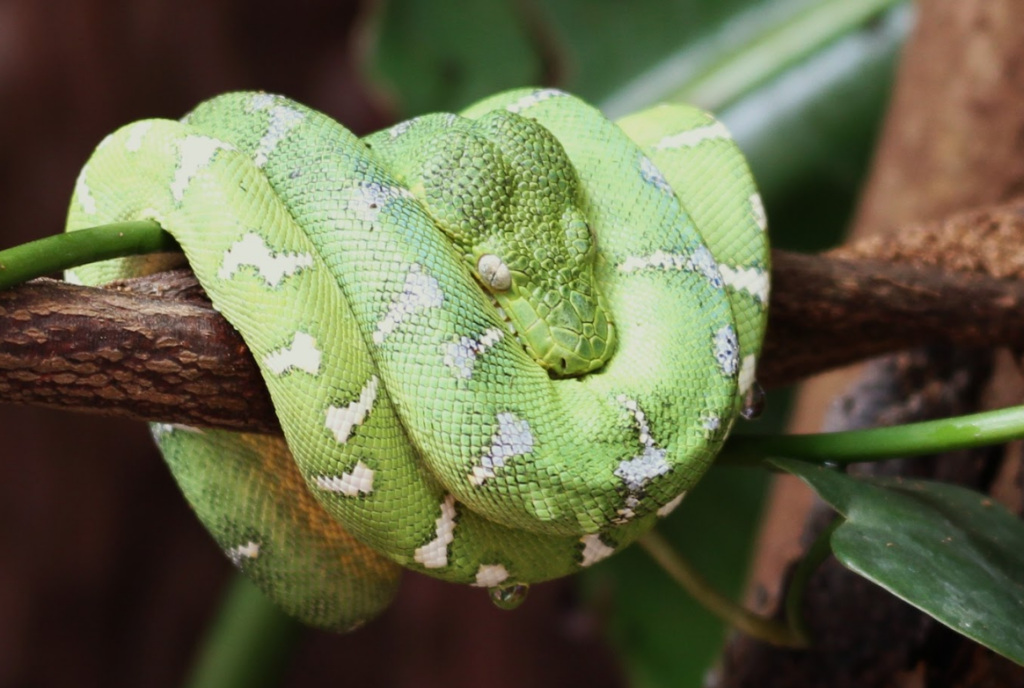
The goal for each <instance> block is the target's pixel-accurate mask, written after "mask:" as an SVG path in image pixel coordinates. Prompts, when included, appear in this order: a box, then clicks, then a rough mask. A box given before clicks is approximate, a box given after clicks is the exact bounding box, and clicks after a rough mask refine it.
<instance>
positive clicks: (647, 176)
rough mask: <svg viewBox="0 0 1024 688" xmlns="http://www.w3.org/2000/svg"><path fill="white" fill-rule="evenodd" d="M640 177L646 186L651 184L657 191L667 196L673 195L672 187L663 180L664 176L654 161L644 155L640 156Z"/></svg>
mask: <svg viewBox="0 0 1024 688" xmlns="http://www.w3.org/2000/svg"><path fill="white" fill-rule="evenodd" d="M640 176H641V177H643V178H644V181H646V182H647V183H648V184H653V185H654V186H655V187H657V189H658V190H659V191H662V192H664V193H667V194H673V193H675V192H674V191H673V190H672V186H671V185H670V184H669V183H668V180H667V179H665V177H664V175H662V174H661V170H659V169H658V168H657V166H656V165H655V164H654V161H653V160H651V159H650V158H648V157H647V156H646V155H643V154H641V155H640Z"/></svg>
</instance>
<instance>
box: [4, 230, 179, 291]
mask: <svg viewBox="0 0 1024 688" xmlns="http://www.w3.org/2000/svg"><path fill="white" fill-rule="evenodd" d="M180 250H181V248H180V247H179V246H178V242H176V241H175V240H174V239H173V238H172V237H171V235H170V234H168V233H167V232H165V231H164V230H163V229H161V227H160V225H159V224H157V223H156V222H153V221H151V220H139V221H137V222H115V223H113V224H109V225H100V226H98V227H90V228H88V229H80V230H77V231H74V232H65V233H64V234H55V235H53V236H50V237H46V238H45V239H39V240H38V241H31V242H29V243H27V244H22V245H20V246H15V247H13V248H9V249H6V250H3V251H0V289H7V288H9V287H13V286H14V285H16V284H21V283H22V282H27V281H28V280H30V279H35V278H36V277H43V276H44V275H49V274H52V273H55V272H60V271H62V270H67V269H69V268H73V267H77V266H79V265H85V264H87V263H95V262H97V261H101V260H109V259H111V258H123V257H125V256H138V255H142V254H145V253H160V252H163V251H180Z"/></svg>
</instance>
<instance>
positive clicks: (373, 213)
mask: <svg viewBox="0 0 1024 688" xmlns="http://www.w3.org/2000/svg"><path fill="white" fill-rule="evenodd" d="M353 188H354V190H355V194H349V195H348V197H347V198H346V200H345V204H344V208H343V209H341V210H340V211H339V212H340V214H341V216H342V217H345V218H351V217H355V219H357V220H360V221H362V222H366V223H368V224H373V223H374V222H376V221H377V218H378V217H379V216H380V213H381V211H382V210H383V209H384V206H385V205H387V203H388V201H391V200H393V199H395V198H415V197H416V196H415V194H413V193H412V192H411V191H409V190H408V189H406V188H405V187H402V186H384V185H383V184H381V183H380V182H360V183H359V184H358V185H357V186H355V187H353Z"/></svg>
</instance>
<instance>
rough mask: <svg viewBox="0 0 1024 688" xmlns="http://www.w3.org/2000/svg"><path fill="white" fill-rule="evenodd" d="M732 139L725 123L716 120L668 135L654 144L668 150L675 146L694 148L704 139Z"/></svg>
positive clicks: (660, 148) (659, 148) (656, 148)
mask: <svg viewBox="0 0 1024 688" xmlns="http://www.w3.org/2000/svg"><path fill="white" fill-rule="evenodd" d="M723 139H724V140H731V139H732V135H731V134H730V133H729V130H728V129H726V128H725V125H724V124H722V123H721V122H715V123H713V124H708V125H706V126H703V127H697V128H695V129H689V130H687V131H681V132H679V133H678V134H671V135H669V136H666V137H665V138H663V139H662V140H661V141H658V143H657V145H655V146H654V149H655V150H668V149H675V148H693V147H694V146H697V145H699V144H701V143H703V142H704V141H718V140H723Z"/></svg>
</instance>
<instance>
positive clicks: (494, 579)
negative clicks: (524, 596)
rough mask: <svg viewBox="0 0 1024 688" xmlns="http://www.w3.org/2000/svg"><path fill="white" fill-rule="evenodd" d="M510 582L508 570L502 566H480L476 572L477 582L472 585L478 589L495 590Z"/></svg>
mask: <svg viewBox="0 0 1024 688" xmlns="http://www.w3.org/2000/svg"><path fill="white" fill-rule="evenodd" d="M507 580H508V569H506V568H505V567H504V566H503V565H502V564H480V568H479V569H477V571H476V582H475V583H472V584H471V585H473V586H474V587H477V588H493V587H494V586H495V585H501V584H502V583H504V582H505V581H507Z"/></svg>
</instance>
